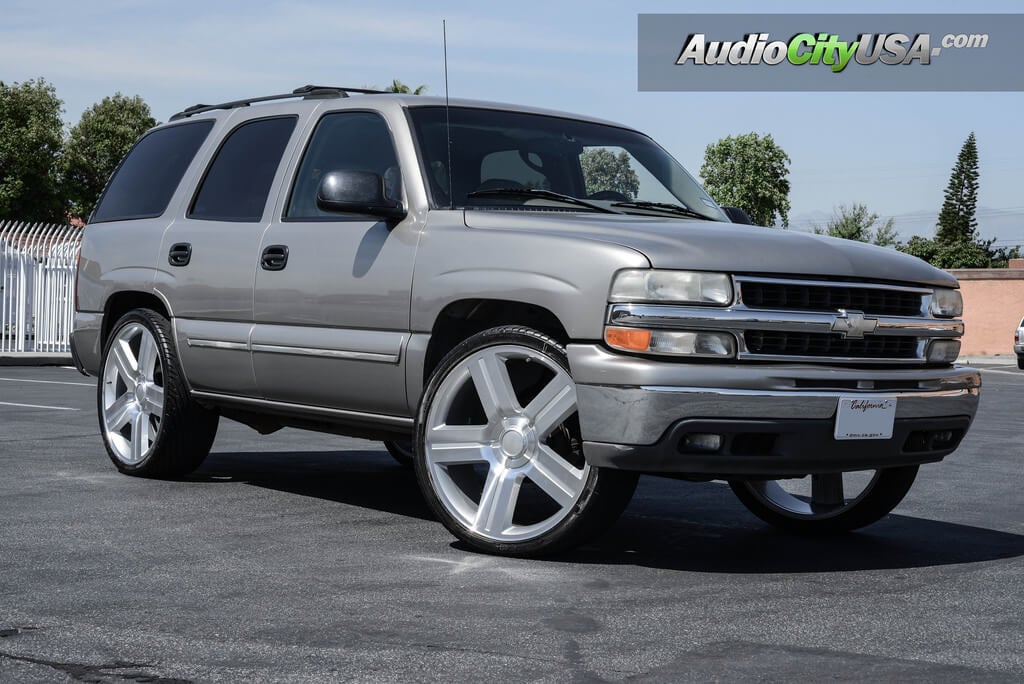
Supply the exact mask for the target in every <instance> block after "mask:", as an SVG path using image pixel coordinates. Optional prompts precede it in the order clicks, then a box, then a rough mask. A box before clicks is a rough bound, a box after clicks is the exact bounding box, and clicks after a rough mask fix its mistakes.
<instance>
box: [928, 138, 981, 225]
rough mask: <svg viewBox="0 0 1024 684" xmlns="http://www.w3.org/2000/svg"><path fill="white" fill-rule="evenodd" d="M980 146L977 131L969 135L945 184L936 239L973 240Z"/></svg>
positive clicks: (976, 220) (976, 223) (975, 222)
mask: <svg viewBox="0 0 1024 684" xmlns="http://www.w3.org/2000/svg"><path fill="white" fill-rule="evenodd" d="M977 206H978V146H977V144H976V143H975V141H974V132H973V131H972V132H971V134H970V135H968V136H967V140H965V141H964V144H963V147H961V148H960V154H959V155H958V156H957V158H956V164H955V165H954V166H953V171H952V173H951V174H950V177H949V185H947V186H946V199H945V201H944V202H943V203H942V211H941V212H939V223H938V230H937V231H936V233H935V241H936V242H938V243H940V244H943V245H953V244H956V243H965V242H974V241H975V240H976V238H977V235H976V233H977V231H978V219H977V218H976V217H975V210H976V209H977Z"/></svg>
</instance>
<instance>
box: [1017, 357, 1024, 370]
mask: <svg viewBox="0 0 1024 684" xmlns="http://www.w3.org/2000/svg"><path fill="white" fill-rule="evenodd" d="M1017 368H1020V369H1021V370H1024V356H1018V357H1017Z"/></svg>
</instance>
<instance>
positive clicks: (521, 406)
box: [416, 326, 637, 556]
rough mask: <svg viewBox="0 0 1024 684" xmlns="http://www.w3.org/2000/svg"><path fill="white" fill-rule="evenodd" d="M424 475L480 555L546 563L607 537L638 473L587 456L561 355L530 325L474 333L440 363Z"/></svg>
mask: <svg viewBox="0 0 1024 684" xmlns="http://www.w3.org/2000/svg"><path fill="white" fill-rule="evenodd" d="M416 444H417V449H416V479H417V481H418V482H419V485H420V489H421V490H422V492H423V495H424V498H426V500H427V502H428V503H429V504H430V507H431V508H432V509H433V511H434V513H435V514H436V515H437V517H438V518H439V519H440V520H441V522H442V523H443V524H444V525H445V527H447V528H448V530H449V531H450V532H451V533H452V534H454V535H455V536H456V537H458V538H459V539H461V540H462V541H464V542H465V543H467V544H469V545H470V546H472V547H473V548H475V549H478V550H480V551H484V552H486V553H493V554H501V555H505V556H540V555H545V554H551V553H556V552H558V551H562V550H565V549H569V548H572V547H574V546H576V545H579V544H582V543H585V542H587V541H589V540H591V539H593V538H594V537H596V536H597V535H599V534H601V533H602V532H604V531H605V530H606V529H607V528H608V527H609V526H611V525H612V523H614V522H615V520H616V519H618V517H619V515H621V513H622V511H623V510H624V509H625V508H626V506H627V505H628V504H629V500H630V498H631V497H632V495H633V491H634V489H635V488H636V482H637V475H636V474H635V473H629V472H623V471H616V470H608V469H603V468H598V467H596V466H591V465H590V464H588V463H587V462H586V460H585V459H584V457H583V450H582V442H581V439H580V428H579V416H578V413H577V407H576V384H575V383H574V382H573V380H572V376H571V375H570V374H569V364H568V360H567V357H566V354H565V349H564V348H563V347H562V346H561V345H560V344H559V343H558V342H557V341H555V340H553V339H552V338H550V337H548V336H546V335H544V334H542V333H539V332H537V331H535V330H532V329H530V328H524V327H520V326H504V327H498V328H491V329H490V330H485V331H483V332H481V333H478V334H476V335H474V336H473V337H470V338H469V339H467V340H465V341H464V342H462V343H461V344H460V345H458V346H457V347H456V348H455V349H453V350H452V351H451V352H450V353H449V354H448V356H446V357H445V359H444V360H443V361H442V362H441V364H440V365H439V366H438V368H437V369H436V371H435V372H434V374H433V376H432V377H431V379H430V382H429V383H428V385H427V389H426V391H425V392H424V395H423V401H422V402H421V404H420V410H419V416H418V419H417V433H416Z"/></svg>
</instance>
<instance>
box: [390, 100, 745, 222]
mask: <svg viewBox="0 0 1024 684" xmlns="http://www.w3.org/2000/svg"><path fill="white" fill-rule="evenodd" d="M448 116H449V117H450V121H451V140H452V145H451V150H450V152H449V149H448V146H447V144H446V141H447V137H448V136H447V135H446V128H447V124H446V116H445V108H444V107H411V108H410V109H409V117H410V119H411V120H412V126H413V130H414V132H415V135H416V137H417V143H418V145H419V149H420V154H421V157H422V159H423V172H424V174H425V176H426V178H427V183H428V185H429V190H430V195H431V202H432V206H433V207H434V208H449V207H452V208H519V209H536V210H542V211H552V210H561V211H601V210H604V211H608V212H614V213H628V214H643V215H658V216H665V217H681V218H686V217H692V218H704V219H708V220H713V221H728V220H729V219H728V218H727V217H726V215H725V213H724V212H723V211H722V210H721V209H720V208H719V207H718V205H717V204H715V202H714V201H713V200H712V199H711V198H710V197H709V196H708V194H707V193H706V192H704V189H703V188H701V187H700V185H699V184H698V183H697V181H695V180H694V179H693V177H692V176H690V174H689V173H687V172H686V169H684V168H683V167H682V166H681V165H680V164H679V163H678V162H676V160H674V159H673V158H672V157H671V156H669V154H668V153H667V152H665V150H663V149H662V148H661V147H659V146H658V145H657V144H656V143H655V142H654V141H653V140H651V139H650V138H648V137H647V136H644V135H641V134H640V133H637V132H635V131H630V130H626V129H623V128H616V127H614V126H605V125H602V124H595V123H588V122H584V121H576V120H574V119H563V118H559V117H554V116H544V115H540V114H522V113H517V112H506V111H499V110H493V109H474V108H469V107H452V108H451V109H450V110H449V112H448ZM449 158H450V160H451V162H450V164H449ZM449 166H450V167H451V175H450V177H449ZM560 196H561V197H560ZM579 200H583V201H582V202H581V201H579ZM588 205H591V206H588Z"/></svg>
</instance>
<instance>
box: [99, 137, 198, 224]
mask: <svg viewBox="0 0 1024 684" xmlns="http://www.w3.org/2000/svg"><path fill="white" fill-rule="evenodd" d="M211 128H213V121H212V120H206V121H194V122H189V123H184V124H177V125H175V126H168V127H166V128H158V129H156V130H154V131H151V132H149V133H147V134H146V135H144V136H143V137H142V138H141V139H140V140H139V141H138V142H137V143H135V146H134V147H132V149H131V150H129V152H128V154H127V155H125V158H124V159H123V160H122V161H121V164H120V166H118V167H117V170H116V171H114V175H113V176H112V177H111V178H110V182H109V183H107V188H106V190H104V192H103V195H102V196H101V197H100V201H99V204H98V205H97V206H96V210H95V211H94V212H93V214H92V217H91V218H90V221H89V222H90V223H102V222H104V221H124V220H128V219H138V218H154V217H156V216H160V215H161V214H163V213H164V212H165V211H166V210H167V205H168V203H170V201H171V197H173V196H174V192H175V190H177V189H178V184H179V183H181V179H182V176H184V175H185V171H186V169H188V166H189V164H191V163H192V159H193V158H194V157H195V156H196V152H198V151H199V147H200V146H201V145H202V144H203V141H204V140H206V136H207V135H209V134H210V129H211Z"/></svg>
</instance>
